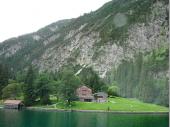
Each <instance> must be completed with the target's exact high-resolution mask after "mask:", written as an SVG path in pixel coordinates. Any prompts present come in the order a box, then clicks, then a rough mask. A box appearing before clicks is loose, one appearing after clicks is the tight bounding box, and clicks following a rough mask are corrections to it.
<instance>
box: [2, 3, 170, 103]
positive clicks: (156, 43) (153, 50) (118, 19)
mask: <svg viewBox="0 0 170 127" xmlns="http://www.w3.org/2000/svg"><path fill="white" fill-rule="evenodd" d="M168 4H169V3H168V0H113V1H110V2H108V3H106V4H105V5H104V6H102V7H101V8H99V9H98V10H96V11H94V12H91V13H88V14H84V15H83V16H80V17H78V18H76V19H69V20H62V21H58V22H56V23H53V24H51V25H49V26H46V27H44V28H42V29H40V30H39V31H37V32H34V33H31V34H27V35H22V36H20V37H17V38H11V39H9V40H6V41H4V42H3V43H1V44H0V61H1V62H2V63H3V64H6V65H8V66H9V67H10V69H11V71H12V72H13V73H14V74H16V72H18V71H22V70H23V69H27V67H28V66H29V65H30V64H33V65H34V66H35V67H36V68H37V70H39V71H40V72H42V71H49V72H57V71H58V70H59V69H60V68H62V66H64V65H67V64H71V65H72V66H76V65H80V66H82V68H83V67H87V66H91V67H92V68H93V69H94V70H95V71H96V72H97V73H98V74H99V75H100V77H102V78H104V79H105V81H106V82H107V83H108V84H111V83H112V82H113V81H117V84H118V86H119V88H120V95H121V96H124V97H137V98H139V99H141V100H144V101H147V102H153V103H158V104H164V105H168V89H167V88H168V57H169V48H168V30H169V29H168V20H169V17H168V15H169V10H168Z"/></svg>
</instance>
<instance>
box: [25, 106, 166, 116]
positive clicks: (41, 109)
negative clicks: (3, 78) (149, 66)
mask: <svg viewBox="0 0 170 127" xmlns="http://www.w3.org/2000/svg"><path fill="white" fill-rule="evenodd" d="M26 109H28V110H35V111H49V112H50V111H55V112H91V113H114V114H159V115H160V114H162V115H164V114H169V112H168V111H158V112H156V111H106V110H79V109H54V108H39V107H26Z"/></svg>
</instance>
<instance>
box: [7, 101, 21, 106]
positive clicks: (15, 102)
mask: <svg viewBox="0 0 170 127" xmlns="http://www.w3.org/2000/svg"><path fill="white" fill-rule="evenodd" d="M21 103H22V101H21V100H6V101H5V102H4V104H14V105H18V104H21Z"/></svg>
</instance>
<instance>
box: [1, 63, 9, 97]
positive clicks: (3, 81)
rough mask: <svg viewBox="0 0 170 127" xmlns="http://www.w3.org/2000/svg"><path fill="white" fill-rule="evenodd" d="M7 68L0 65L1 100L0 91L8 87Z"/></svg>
mask: <svg viewBox="0 0 170 127" xmlns="http://www.w3.org/2000/svg"><path fill="white" fill-rule="evenodd" d="M8 78H9V73H8V68H7V67H6V66H5V65H2V64H0V99H1V98H2V89H3V88H5V86H7V85H8Z"/></svg>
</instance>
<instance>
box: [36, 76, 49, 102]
mask: <svg viewBox="0 0 170 127" xmlns="http://www.w3.org/2000/svg"><path fill="white" fill-rule="evenodd" d="M35 85H36V93H37V95H38V96H39V97H40V103H41V104H49V103H50V96H49V94H50V92H51V85H50V79H49V76H48V75H46V74H41V75H39V77H38V78H37V80H36V83H35Z"/></svg>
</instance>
